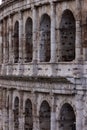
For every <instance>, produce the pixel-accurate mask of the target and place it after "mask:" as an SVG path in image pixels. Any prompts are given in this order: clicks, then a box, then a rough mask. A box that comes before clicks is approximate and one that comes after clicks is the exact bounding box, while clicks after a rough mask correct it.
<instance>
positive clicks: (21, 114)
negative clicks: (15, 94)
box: [19, 91, 24, 130]
mask: <svg viewBox="0 0 87 130" xmlns="http://www.w3.org/2000/svg"><path fill="white" fill-rule="evenodd" d="M19 102H20V103H19V130H24V115H23V92H22V91H20V101H19Z"/></svg>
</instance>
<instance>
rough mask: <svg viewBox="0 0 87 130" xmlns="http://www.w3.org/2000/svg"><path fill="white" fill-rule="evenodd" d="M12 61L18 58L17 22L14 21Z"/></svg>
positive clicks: (16, 60)
mask: <svg viewBox="0 0 87 130" xmlns="http://www.w3.org/2000/svg"><path fill="white" fill-rule="evenodd" d="M13 37H14V62H15V63H17V62H18V59H19V22H18V21H16V22H15V26H14V36H13Z"/></svg>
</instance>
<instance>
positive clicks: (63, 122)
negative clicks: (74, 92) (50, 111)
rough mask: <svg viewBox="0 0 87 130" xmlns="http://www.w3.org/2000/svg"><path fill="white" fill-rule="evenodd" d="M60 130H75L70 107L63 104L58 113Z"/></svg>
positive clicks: (72, 111)
mask: <svg viewBox="0 0 87 130" xmlns="http://www.w3.org/2000/svg"><path fill="white" fill-rule="evenodd" d="M59 123H60V124H59V127H60V130H76V117H75V113H74V110H73V108H72V106H71V105H70V104H68V103H65V104H64V105H63V106H62V108H61V111H60V120H59Z"/></svg>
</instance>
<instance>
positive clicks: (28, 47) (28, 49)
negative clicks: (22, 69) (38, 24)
mask: <svg viewBox="0 0 87 130" xmlns="http://www.w3.org/2000/svg"><path fill="white" fill-rule="evenodd" d="M32 29H33V23H32V19H31V18H30V17H28V18H27V20H26V23H25V34H26V43H25V53H26V54H25V62H31V61H32V56H33V35H32Z"/></svg>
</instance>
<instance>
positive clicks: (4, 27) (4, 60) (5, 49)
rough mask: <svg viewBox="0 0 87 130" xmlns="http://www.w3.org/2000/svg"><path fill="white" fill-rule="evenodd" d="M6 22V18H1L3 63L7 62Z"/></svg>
mask: <svg viewBox="0 0 87 130" xmlns="http://www.w3.org/2000/svg"><path fill="white" fill-rule="evenodd" d="M7 26H8V23H7V19H3V63H4V64H5V63H8V55H9V52H8V29H7Z"/></svg>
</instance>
